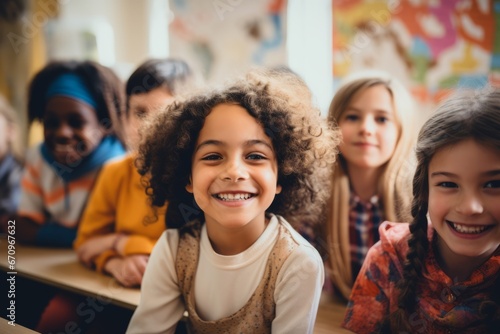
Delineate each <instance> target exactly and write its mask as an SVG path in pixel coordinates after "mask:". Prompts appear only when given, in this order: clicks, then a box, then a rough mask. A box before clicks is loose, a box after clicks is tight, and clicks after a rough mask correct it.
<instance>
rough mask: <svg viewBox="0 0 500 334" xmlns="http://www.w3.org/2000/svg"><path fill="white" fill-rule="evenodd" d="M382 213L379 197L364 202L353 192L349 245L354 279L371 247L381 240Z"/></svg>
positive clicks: (350, 202) (350, 207)
mask: <svg viewBox="0 0 500 334" xmlns="http://www.w3.org/2000/svg"><path fill="white" fill-rule="evenodd" d="M381 223H382V212H381V208H380V203H379V200H378V196H377V195H375V196H373V197H372V198H370V200H369V201H368V202H364V201H362V200H361V199H360V198H359V197H358V196H357V195H356V194H354V192H352V191H351V196H350V200H349V243H350V250H351V267H352V277H353V278H354V279H355V278H356V276H357V275H358V273H359V271H360V270H361V266H362V265H363V261H364V260H365V257H366V254H367V253H368V250H369V249H370V247H371V246H373V245H374V244H375V243H376V242H377V241H378V240H379V239H380V237H379V233H378V228H379V226H380V224H381Z"/></svg>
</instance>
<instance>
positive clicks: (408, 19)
mask: <svg viewBox="0 0 500 334" xmlns="http://www.w3.org/2000/svg"><path fill="white" fill-rule="evenodd" d="M498 32H500V0H288V1H287V0H251V1H250V0H0V93H1V94H3V95H4V96H5V97H6V98H7V99H8V100H9V101H10V102H11V104H12V105H13V106H14V108H15V109H16V111H17V112H18V115H19V118H20V124H21V127H22V129H21V130H22V141H21V144H20V145H21V146H23V147H26V146H28V145H31V144H33V143H34V142H36V141H37V140H39V139H40V138H41V135H40V130H39V129H37V128H36V127H35V128H33V129H28V128H27V126H26V89H27V86H28V83H29V80H30V79H31V77H32V76H33V74H34V73H36V72H37V71H38V70H40V69H41V68H42V67H43V66H44V65H45V64H46V63H47V62H49V61H51V60H55V59H80V60H81V59H91V60H95V61H98V62H100V63H102V64H104V65H107V66H109V67H111V68H113V69H114V70H115V71H116V72H117V74H118V75H119V76H120V77H121V78H122V79H124V80H125V79H126V78H127V77H128V76H129V75H130V73H131V71H132V70H133V69H134V68H135V67H137V66H138V65H139V64H140V63H141V62H143V61H144V60H146V59H148V58H161V57H178V58H181V59H184V60H186V61H187V62H188V63H189V65H190V66H191V67H192V68H193V69H195V71H196V72H198V73H199V75H200V76H201V77H202V78H203V79H204V81H205V82H206V83H207V84H209V85H218V84H220V83H223V82H224V81H226V80H229V79H231V78H232V77H234V76H236V75H239V74H241V73H242V72H244V71H246V70H247V69H248V68H250V67H251V66H253V65H263V66H281V65H285V66H288V67H290V68H291V69H292V70H293V71H295V72H296V73H298V74H299V75H300V76H301V77H302V78H303V79H304V80H305V81H306V83H307V84H308V85H309V87H310V88H311V91H312V92H313V94H314V97H315V100H316V103H317V105H318V107H319V108H320V109H321V111H322V113H323V114H324V115H326V113H327V109H328V105H329V102H330V100H331V98H332V96H333V94H334V92H335V87H336V85H337V84H338V83H339V81H340V80H341V79H342V78H343V77H344V76H346V75H347V74H349V73H351V72H354V71H358V70H362V69H365V68H371V69H381V70H385V71H387V72H389V73H391V74H392V75H394V76H396V77H397V78H399V79H400V80H401V81H402V82H403V83H404V84H405V85H406V86H407V87H408V88H409V89H410V90H411V92H412V93H413V95H414V97H415V99H416V101H417V103H418V105H419V110H420V112H421V115H422V117H421V120H424V119H425V117H426V116H427V115H428V114H429V113H430V112H432V110H433V108H434V107H435V105H436V104H437V103H439V101H440V100H441V99H442V98H443V97H444V96H446V95H447V94H449V93H450V91H452V90H454V89H462V88H479V87H482V86H484V85H486V84H488V83H491V84H493V85H498V84H499V82H500V36H499V35H498ZM416 126H419V124H416Z"/></svg>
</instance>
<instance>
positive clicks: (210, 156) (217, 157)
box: [201, 154, 222, 161]
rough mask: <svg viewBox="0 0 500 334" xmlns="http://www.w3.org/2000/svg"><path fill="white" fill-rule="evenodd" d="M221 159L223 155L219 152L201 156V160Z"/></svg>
mask: <svg viewBox="0 0 500 334" xmlns="http://www.w3.org/2000/svg"><path fill="white" fill-rule="evenodd" d="M220 159H222V157H221V156H220V155H218V154H208V155H205V156H204V157H202V158H201V160H206V161H214V160H220Z"/></svg>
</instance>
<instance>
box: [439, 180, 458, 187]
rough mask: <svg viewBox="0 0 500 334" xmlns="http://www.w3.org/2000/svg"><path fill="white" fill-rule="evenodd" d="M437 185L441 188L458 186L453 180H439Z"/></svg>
mask: <svg viewBox="0 0 500 334" xmlns="http://www.w3.org/2000/svg"><path fill="white" fill-rule="evenodd" d="M437 186H438V187H441V188H458V185H457V184H456V183H455V182H449V181H445V182H439V183H438V184H437Z"/></svg>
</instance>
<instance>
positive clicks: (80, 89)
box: [45, 73, 97, 109]
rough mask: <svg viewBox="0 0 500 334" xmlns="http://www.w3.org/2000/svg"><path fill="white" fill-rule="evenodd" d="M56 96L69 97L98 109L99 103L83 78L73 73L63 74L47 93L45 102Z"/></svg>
mask: <svg viewBox="0 0 500 334" xmlns="http://www.w3.org/2000/svg"><path fill="white" fill-rule="evenodd" d="M54 96H67V97H70V98H73V99H75V100H78V101H81V102H85V103H87V104H88V105H90V106H91V107H93V108H94V109H97V101H96V100H95V99H94V97H93V96H92V94H90V92H89V90H88V89H87V86H85V83H84V82H83V80H82V78H80V77H79V76H78V75H76V74H73V73H65V74H62V75H60V76H59V77H58V78H57V79H56V80H54V81H53V82H52V83H51V84H50V86H49V88H48V89H47V92H46V93H45V101H48V100H49V99H50V98H52V97H54Z"/></svg>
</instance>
